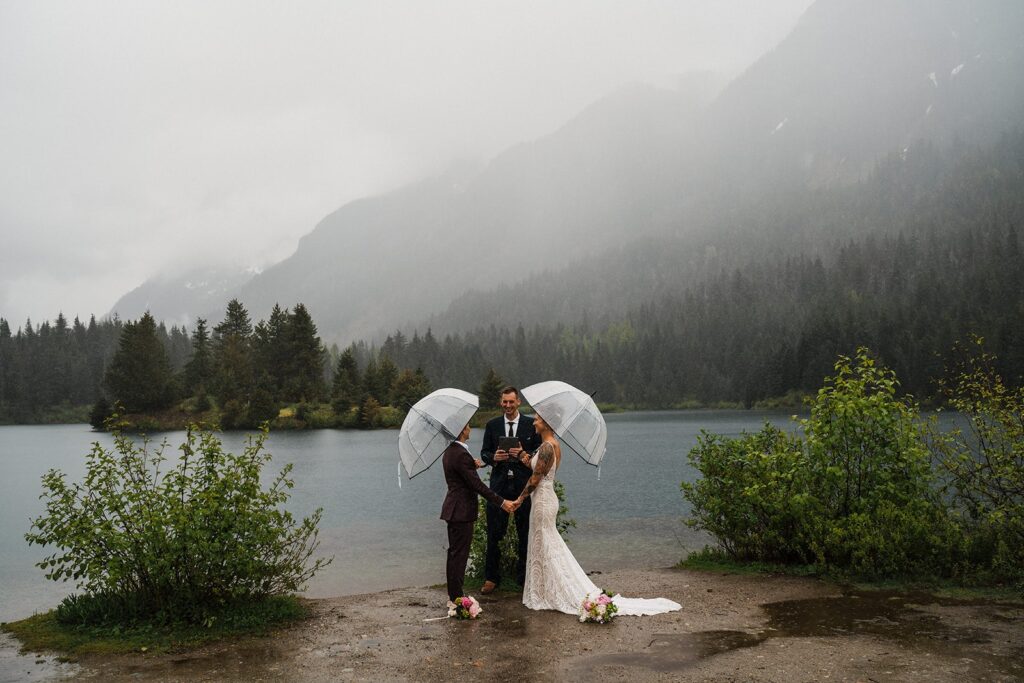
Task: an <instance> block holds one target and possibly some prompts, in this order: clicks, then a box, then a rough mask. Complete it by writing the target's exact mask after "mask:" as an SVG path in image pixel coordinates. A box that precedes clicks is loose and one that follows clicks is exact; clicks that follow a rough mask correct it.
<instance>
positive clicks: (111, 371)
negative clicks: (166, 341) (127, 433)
mask: <svg viewBox="0 0 1024 683" xmlns="http://www.w3.org/2000/svg"><path fill="white" fill-rule="evenodd" d="M104 384H105V386H106V388H107V391H108V392H110V396H111V397H112V399H113V400H114V401H116V402H119V403H120V404H121V405H123V406H124V409H125V410H126V411H128V412H130V413H133V412H144V411H151V410H163V409H164V408H167V407H168V406H170V405H171V403H173V402H174V398H175V397H174V394H173V383H172V373H171V364H170V361H169V360H168V358H167V351H166V350H165V349H164V346H163V344H161V343H160V339H159V338H158V337H157V326H156V321H155V320H153V316H151V315H150V314H149V313H148V312H146V313H145V314H144V315H143V316H142V317H141V318H139V320H138V322H134V323H132V322H129V323H126V324H125V326H124V329H123V331H122V332H121V340H120V343H119V344H118V348H117V352H116V353H115V354H114V358H113V360H111V362H110V367H108V368H107V373H106V376H105V378H104Z"/></svg>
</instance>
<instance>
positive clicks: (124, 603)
mask: <svg viewBox="0 0 1024 683" xmlns="http://www.w3.org/2000/svg"><path fill="white" fill-rule="evenodd" d="M266 437H267V432H266V430H263V431H262V432H261V433H260V434H258V435H256V436H254V437H251V438H250V439H249V443H248V444H247V446H246V447H245V449H244V452H243V453H242V454H241V455H233V454H230V453H225V452H223V451H222V449H221V444H220V441H219V440H218V439H217V437H216V436H215V435H214V434H212V433H210V432H206V431H198V430H196V429H195V428H190V429H189V430H188V432H187V435H186V438H185V442H184V443H183V444H182V445H181V447H180V451H181V456H180V457H179V458H177V459H175V460H171V459H169V458H168V457H167V456H165V455H164V451H165V449H166V443H164V444H163V445H162V446H160V447H159V448H158V449H157V450H156V451H155V452H150V450H149V443H148V442H144V443H143V444H142V445H141V446H139V445H136V444H135V443H134V442H133V441H131V440H130V439H129V438H128V437H126V436H124V435H123V434H122V433H120V432H119V431H117V430H116V429H115V431H114V443H115V445H114V448H113V449H112V450H108V449H106V448H104V447H103V446H101V445H100V444H99V443H96V444H94V445H93V448H92V451H91V452H90V454H89V455H88V456H87V459H86V475H85V478H84V480H83V481H82V482H81V483H68V481H67V479H66V476H65V475H64V474H63V473H62V472H60V471H56V470H50V471H49V472H48V473H47V474H46V475H44V476H43V494H42V498H43V500H45V502H46V513H45V514H44V515H42V516H40V517H39V518H38V519H36V520H34V521H33V523H32V528H31V530H30V532H29V533H27V534H26V535H25V538H26V539H27V540H28V542H29V543H31V544H38V545H42V546H54V547H56V548H57V551H56V552H54V553H53V554H52V555H49V556H48V557H46V558H45V559H44V560H43V561H42V562H40V563H39V564H38V566H39V567H40V568H42V569H43V570H45V571H46V577H47V578H49V579H52V580H55V581H62V580H68V579H70V580H73V581H75V582H76V583H77V586H78V587H79V589H81V590H82V591H84V594H85V595H84V596H81V597H71V598H68V599H67V600H65V602H64V603H63V605H62V607H61V609H60V610H59V611H58V614H59V615H60V614H63V615H64V618H67V619H71V620H76V619H78V620H87V621H98V622H105V621H114V622H118V621H120V622H125V621H127V622H130V621H134V620H138V619H147V620H153V621H157V622H174V621H183V622H189V623H204V622H207V621H208V620H209V619H210V618H211V615H215V614H218V613H221V612H222V611H223V609H224V608H225V607H226V606H229V605H231V604H236V603H239V602H246V601H248V602H258V601H260V600H262V599H265V598H267V597H268V596H272V595H278V594H283V593H287V592H290V591H295V590H299V589H300V588H301V587H302V585H303V584H305V582H306V581H308V580H309V579H310V578H311V577H312V576H313V575H314V574H315V573H316V572H317V571H318V570H320V569H321V568H322V567H324V566H326V565H327V564H328V563H329V562H330V560H329V559H323V558H318V559H316V560H314V561H312V562H310V559H311V558H312V556H313V554H314V553H315V551H316V549H317V547H318V546H319V542H318V540H317V525H318V524H319V521H320V514H321V511H320V510H319V509H318V510H316V511H315V512H314V513H313V514H312V515H311V516H310V517H307V518H304V519H303V520H302V521H301V522H296V521H295V519H294V518H293V517H292V515H291V514H290V513H289V512H287V511H284V510H283V509H282V506H283V505H284V504H285V503H286V502H287V500H288V497H289V493H288V489H289V488H291V487H292V485H293V484H292V481H291V479H289V478H288V474H289V472H290V471H291V465H287V466H285V468H284V469H283V470H282V471H281V473H280V474H279V475H278V476H277V477H276V478H275V479H274V480H273V481H272V482H271V483H270V485H269V486H268V487H267V488H264V487H263V486H262V485H261V484H260V473H261V471H262V469H263V467H264V465H266V464H267V463H269V462H270V454H269V453H267V452H266V451H265V450H264V448H263V445H264V442H265V440H266Z"/></svg>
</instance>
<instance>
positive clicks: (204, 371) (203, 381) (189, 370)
mask: <svg viewBox="0 0 1024 683" xmlns="http://www.w3.org/2000/svg"><path fill="white" fill-rule="evenodd" d="M213 369H214V368H213V352H212V350H211V348H210V332H209V330H207V328H206V320H204V319H203V318H199V319H198V320H196V331H195V332H193V333H192V357H191V358H190V359H189V361H188V363H186V364H185V393H186V394H188V395H189V396H205V395H206V392H207V388H208V386H209V385H210V382H211V380H212V379H213Z"/></svg>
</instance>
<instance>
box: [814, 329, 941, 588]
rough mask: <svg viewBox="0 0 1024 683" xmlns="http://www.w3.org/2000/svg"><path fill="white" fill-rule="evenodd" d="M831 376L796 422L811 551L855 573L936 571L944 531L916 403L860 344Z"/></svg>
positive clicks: (821, 560)
mask: <svg viewBox="0 0 1024 683" xmlns="http://www.w3.org/2000/svg"><path fill="white" fill-rule="evenodd" d="M835 373H836V374H835V376H834V377H831V378H828V379H827V380H826V381H825V386H824V387H822V389H821V390H820V391H818V394H817V396H816V397H815V398H814V399H813V400H812V401H811V415H810V417H809V418H808V419H806V420H802V421H801V422H800V424H801V426H802V427H803V430H804V436H805V445H804V450H805V453H806V462H807V467H808V479H807V491H808V493H809V494H810V496H809V499H808V503H809V505H808V507H807V508H806V510H805V513H804V516H803V519H804V526H805V533H806V536H807V540H808V542H809V544H810V547H811V550H812V551H813V552H814V554H815V556H816V557H817V561H818V563H819V564H820V565H823V566H826V567H829V568H837V569H842V570H845V571H849V572H851V573H853V574H855V575H858V576H868V577H880V576H894V575H901V574H916V573H930V572H933V571H941V570H942V569H943V568H944V565H946V564H948V557H945V555H946V553H948V552H949V547H948V542H949V539H950V529H949V527H948V521H947V517H946V513H945V510H944V508H943V505H942V503H941V501H940V500H939V498H938V496H937V494H936V489H937V487H936V485H935V484H936V481H935V477H934V473H933V470H932V467H931V460H930V455H929V452H928V448H927V446H926V443H925V439H924V431H923V423H922V421H921V419H920V414H919V411H918V408H917V405H916V404H915V403H913V402H912V400H911V399H909V398H906V399H901V398H899V397H897V395H896V390H897V387H898V383H897V381H896V377H895V375H894V373H893V372H892V371H891V370H888V369H885V368H880V367H877V366H876V364H875V362H874V360H873V359H872V358H871V357H870V356H869V355H868V352H867V350H866V349H863V348H862V349H859V350H858V352H857V356H856V358H855V359H853V360H851V359H849V358H846V357H844V356H840V358H839V360H838V361H837V362H836V365H835Z"/></svg>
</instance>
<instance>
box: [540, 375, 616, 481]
mask: <svg viewBox="0 0 1024 683" xmlns="http://www.w3.org/2000/svg"><path fill="white" fill-rule="evenodd" d="M522 394H523V398H525V399H526V401H527V403H529V404H530V406H531V407H532V408H533V409H534V410H535V411H537V414H538V415H540V416H541V417H542V418H543V419H544V421H545V422H547V423H548V425H549V426H550V427H551V429H553V430H555V434H557V435H558V437H559V438H560V439H561V440H562V442H563V443H564V444H565V445H566V446H568V447H569V448H571V449H572V450H574V451H576V454H577V455H579V456H580V457H581V458H583V459H584V460H585V461H586V462H587V463H588V464H590V465H594V466H597V465H599V464H601V459H602V458H603V457H604V453H605V443H606V442H607V441H608V427H607V425H605V423H604V416H603V415H601V411H600V410H598V409H597V404H596V403H594V399H592V398H591V397H590V395H589V394H586V393H584V392H582V391H580V390H579V389H577V388H576V387H574V386H572V385H571V384H566V383H565V382H559V381H552V382H540V383H538V384H533V385H531V386H528V387H526V388H525V389H523V390H522Z"/></svg>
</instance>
